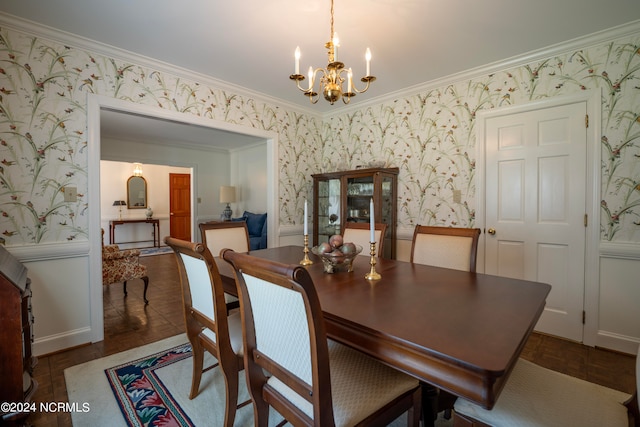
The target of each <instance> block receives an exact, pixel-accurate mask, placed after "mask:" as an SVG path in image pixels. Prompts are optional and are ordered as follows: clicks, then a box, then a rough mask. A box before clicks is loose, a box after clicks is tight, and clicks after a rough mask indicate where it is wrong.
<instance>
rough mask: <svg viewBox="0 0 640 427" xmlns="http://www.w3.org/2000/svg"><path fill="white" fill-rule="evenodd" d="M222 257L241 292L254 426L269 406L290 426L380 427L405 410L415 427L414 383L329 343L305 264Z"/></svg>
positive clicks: (227, 253) (229, 253)
mask: <svg viewBox="0 0 640 427" xmlns="http://www.w3.org/2000/svg"><path fill="white" fill-rule="evenodd" d="M222 257H223V258H224V259H225V260H226V261H228V262H229V263H231V264H232V265H233V267H234V270H235V276H236V283H237V286H238V291H239V293H240V310H241V312H242V324H243V327H244V330H243V334H244V342H245V375H246V377H247V383H248V385H249V390H250V393H251V397H252V400H253V404H254V415H255V426H266V425H267V422H268V415H269V408H270V407H272V408H273V409H275V410H276V411H277V412H278V413H279V414H280V415H282V416H283V417H284V418H285V419H286V420H287V421H288V422H289V423H291V424H292V425H295V426H322V427H331V426H334V425H336V426H354V425H358V426H361V425H378V426H384V425H387V424H389V423H390V422H391V421H393V420H394V419H396V418H397V417H398V416H400V415H401V414H403V413H405V412H407V411H408V415H409V419H408V424H409V425H411V426H414V427H417V426H418V425H419V422H420V412H421V411H420V408H421V392H420V387H419V384H418V381H417V380H415V379H413V378H411V377H409V376H407V375H405V374H403V373H401V372H400V371H397V370H395V369H393V368H390V367H388V366H386V365H383V364H382V363H379V362H378V361H376V360H374V359H372V358H370V357H368V356H366V355H365V354H363V353H361V352H359V351H356V350H354V349H352V348H350V347H347V346H344V345H342V344H339V343H337V342H335V341H331V340H328V339H327V336H326V330H325V326H324V320H323V314H322V310H321V308H320V301H319V299H318V295H317V293H316V290H315V287H314V284H313V281H312V279H311V276H310V275H309V273H308V271H307V270H306V269H305V268H304V267H302V266H299V265H290V266H289V265H284V264H280V263H276V262H273V261H269V260H265V259H261V258H257V257H253V256H251V255H248V254H241V253H237V252H233V251H231V250H225V251H223V253H222ZM265 372H266V375H265Z"/></svg>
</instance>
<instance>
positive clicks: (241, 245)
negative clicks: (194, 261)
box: [199, 221, 250, 310]
mask: <svg viewBox="0 0 640 427" xmlns="http://www.w3.org/2000/svg"><path fill="white" fill-rule="evenodd" d="M199 227H200V236H201V237H202V243H203V244H204V245H205V246H206V247H207V249H209V251H210V252H211V254H212V255H213V256H214V257H217V256H219V255H220V251H221V250H222V249H224V248H229V249H233V250H234V251H237V252H249V248H250V243H249V229H248V228H247V223H246V222H245V221H211V222H204V223H201V224H200V225H199ZM224 298H225V301H226V302H227V309H228V310H231V309H234V308H238V307H239V306H240V303H239V302H238V298H237V297H235V296H233V295H230V294H225V296H224Z"/></svg>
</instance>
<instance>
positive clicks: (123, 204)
mask: <svg viewBox="0 0 640 427" xmlns="http://www.w3.org/2000/svg"><path fill="white" fill-rule="evenodd" d="M113 206H127V202H125V201H124V200H114V202H113Z"/></svg>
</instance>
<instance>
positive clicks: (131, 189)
mask: <svg viewBox="0 0 640 427" xmlns="http://www.w3.org/2000/svg"><path fill="white" fill-rule="evenodd" d="M127 208H129V209H146V208H147V181H146V180H145V179H144V178H143V177H141V176H132V177H129V179H128V180H127Z"/></svg>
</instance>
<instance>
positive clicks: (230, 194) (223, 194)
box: [220, 185, 236, 221]
mask: <svg viewBox="0 0 640 427" xmlns="http://www.w3.org/2000/svg"><path fill="white" fill-rule="evenodd" d="M235 201H236V187H232V186H228V185H223V186H221V187H220V203H226V204H227V207H226V208H224V211H223V212H222V214H223V215H224V220H225V221H231V214H232V213H233V211H232V210H231V207H230V206H229V203H234V202H235Z"/></svg>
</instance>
